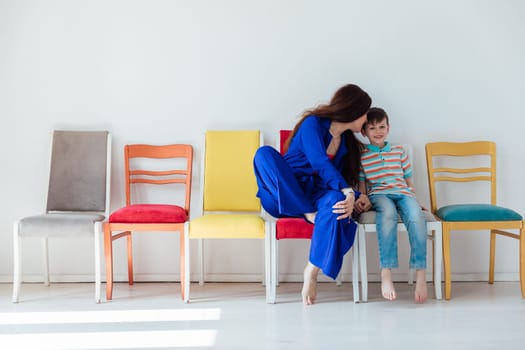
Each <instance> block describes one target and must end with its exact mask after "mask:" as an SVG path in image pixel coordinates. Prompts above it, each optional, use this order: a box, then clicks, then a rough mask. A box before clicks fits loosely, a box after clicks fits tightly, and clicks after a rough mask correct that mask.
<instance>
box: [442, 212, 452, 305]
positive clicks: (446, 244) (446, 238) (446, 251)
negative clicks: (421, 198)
mask: <svg viewBox="0 0 525 350" xmlns="http://www.w3.org/2000/svg"><path fill="white" fill-rule="evenodd" d="M443 265H444V267H445V300H450V294H451V292H452V281H451V274H450V228H449V225H448V224H447V223H446V222H444V223H443Z"/></svg>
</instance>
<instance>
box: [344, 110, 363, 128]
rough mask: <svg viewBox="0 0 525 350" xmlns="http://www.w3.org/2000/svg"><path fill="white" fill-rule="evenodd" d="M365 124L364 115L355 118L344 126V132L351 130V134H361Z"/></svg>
mask: <svg viewBox="0 0 525 350" xmlns="http://www.w3.org/2000/svg"><path fill="white" fill-rule="evenodd" d="M365 123H366V113H365V114H363V115H362V116H360V117H359V118H357V119H356V120H354V121H352V122H348V123H344V124H345V129H346V130H352V131H353V132H361V129H363V125H364V124H365Z"/></svg>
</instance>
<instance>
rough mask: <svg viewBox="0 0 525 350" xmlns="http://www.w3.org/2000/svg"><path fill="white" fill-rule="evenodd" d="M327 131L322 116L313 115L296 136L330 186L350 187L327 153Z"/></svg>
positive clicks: (314, 168)
mask: <svg viewBox="0 0 525 350" xmlns="http://www.w3.org/2000/svg"><path fill="white" fill-rule="evenodd" d="M326 133H327V129H326V128H325V127H324V126H323V125H322V123H321V121H320V118H318V117H315V116H312V117H309V118H307V119H305V120H304V122H303V123H302V125H301V127H300V129H299V131H298V133H297V135H296V137H298V140H297V141H298V142H300V145H301V148H302V149H303V151H304V154H305V156H306V158H307V159H308V162H309V163H310V165H311V167H312V168H313V170H314V171H316V172H317V173H318V174H319V176H320V177H321V178H322V179H323V181H324V182H325V183H326V184H327V185H328V186H329V187H330V188H333V189H335V190H341V189H343V188H348V187H350V186H349V185H348V183H347V182H346V180H345V179H344V177H343V176H342V174H341V172H340V170H339V169H337V168H336V167H335V166H334V164H333V163H332V161H331V160H330V159H329V158H328V155H327V154H326V148H327V147H328V145H327V144H326V142H325V135H326ZM340 147H341V146H340Z"/></svg>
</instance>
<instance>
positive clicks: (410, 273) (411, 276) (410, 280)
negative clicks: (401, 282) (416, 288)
mask: <svg viewBox="0 0 525 350" xmlns="http://www.w3.org/2000/svg"><path fill="white" fill-rule="evenodd" d="M415 274H416V270H415V269H411V268H409V269H408V285H409V286H411V285H413V284H414V275H415Z"/></svg>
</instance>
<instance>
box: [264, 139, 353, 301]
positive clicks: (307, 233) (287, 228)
mask: <svg viewBox="0 0 525 350" xmlns="http://www.w3.org/2000/svg"><path fill="white" fill-rule="evenodd" d="M291 133H292V131H291V130H280V131H279V151H280V152H281V154H284V144H285V142H286V140H287V139H288V138H289V137H290V135H291ZM313 229H314V225H312V224H309V223H307V222H306V221H305V220H304V219H303V218H279V219H276V220H275V223H274V225H272V237H271V238H272V239H271V244H272V247H271V258H270V259H271V266H272V277H271V284H272V285H271V288H270V289H271V290H270V302H271V303H273V304H274V303H275V302H276V293H277V285H278V284H279V266H278V261H279V254H278V253H279V251H278V249H279V245H278V244H277V243H278V241H280V240H281V239H312V232H313ZM357 249H358V247H357V239H356V240H355V242H354V246H353V248H352V255H353V257H352V258H353V259H352V285H353V286H352V287H353V292H354V303H357V302H359V279H358V277H359V276H358V267H359V264H358V260H359V254H358V253H357ZM340 279H341V276H338V277H337V285H341V280H340Z"/></svg>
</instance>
